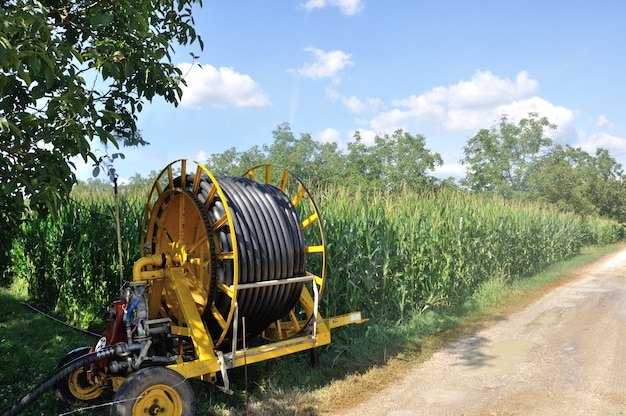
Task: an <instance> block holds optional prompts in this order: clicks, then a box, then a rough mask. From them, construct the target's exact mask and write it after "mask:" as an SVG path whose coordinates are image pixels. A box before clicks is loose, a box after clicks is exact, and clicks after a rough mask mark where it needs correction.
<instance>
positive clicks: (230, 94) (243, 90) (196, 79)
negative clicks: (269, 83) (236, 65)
mask: <svg viewBox="0 0 626 416" xmlns="http://www.w3.org/2000/svg"><path fill="white" fill-rule="evenodd" d="M178 68H179V69H180V70H181V71H182V72H183V74H184V77H185V81H187V86H184V85H183V86H182V90H183V97H182V99H181V105H182V106H183V107H190V108H203V107H225V106H227V105H231V106H234V107H267V106H270V105H272V102H271V100H270V98H269V97H268V96H267V95H266V94H265V93H264V92H263V90H262V89H261V87H260V86H259V84H258V83H257V82H255V81H254V80H253V79H252V78H250V76H249V75H246V74H241V73H238V72H236V71H235V70H233V69H232V68H225V67H221V68H219V69H218V68H215V67H214V66H212V65H202V66H200V65H199V64H188V63H181V64H178Z"/></svg>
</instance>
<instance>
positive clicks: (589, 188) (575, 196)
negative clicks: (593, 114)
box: [526, 145, 626, 223]
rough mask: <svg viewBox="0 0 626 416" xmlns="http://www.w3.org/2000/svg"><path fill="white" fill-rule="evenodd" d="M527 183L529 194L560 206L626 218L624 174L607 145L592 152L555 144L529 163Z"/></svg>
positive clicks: (567, 209)
mask: <svg viewBox="0 0 626 416" xmlns="http://www.w3.org/2000/svg"><path fill="white" fill-rule="evenodd" d="M526 186H527V188H528V192H529V197H530V198H532V199H536V200H540V201H544V202H548V203H551V204H555V205H556V206H557V207H559V208H560V209H562V210H566V211H573V212H576V213H577V214H580V215H601V216H603V217H606V218H611V219H614V220H616V221H619V222H622V223H625V222H626V192H625V191H626V176H624V172H623V170H622V166H621V165H620V164H619V163H617V162H616V161H615V159H613V158H612V157H611V156H610V155H609V152H608V151H607V150H606V149H602V148H599V149H597V150H596V154H595V156H593V155H590V154H589V153H587V152H585V151H583V150H582V149H579V148H574V147H572V146H569V145H566V146H565V147H563V146H560V145H556V146H554V147H553V148H552V149H551V150H550V151H549V152H548V153H547V154H546V155H545V156H543V157H542V158H540V159H538V160H536V161H535V162H534V163H533V164H532V165H531V166H530V167H529V170H528V175H527V185H526Z"/></svg>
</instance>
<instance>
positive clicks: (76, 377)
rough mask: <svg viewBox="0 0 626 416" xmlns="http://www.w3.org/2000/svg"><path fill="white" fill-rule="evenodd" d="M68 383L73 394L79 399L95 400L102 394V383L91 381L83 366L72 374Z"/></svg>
mask: <svg viewBox="0 0 626 416" xmlns="http://www.w3.org/2000/svg"><path fill="white" fill-rule="evenodd" d="M67 385H68V387H69V390H70V392H71V393H72V395H73V396H74V397H76V398H77V399H79V400H83V401H88V400H93V399H96V398H98V397H100V395H101V394H102V385H100V384H97V383H94V382H92V381H90V380H89V379H88V378H87V373H85V370H84V369H82V368H79V369H78V370H76V371H74V372H73V373H72V374H70V376H69V377H68V379H67Z"/></svg>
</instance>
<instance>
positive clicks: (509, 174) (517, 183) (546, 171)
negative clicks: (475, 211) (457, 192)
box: [461, 113, 626, 223]
mask: <svg viewBox="0 0 626 416" xmlns="http://www.w3.org/2000/svg"><path fill="white" fill-rule="evenodd" d="M547 128H550V129H554V128H556V126H555V125H552V124H550V123H549V121H548V120H547V119H546V118H545V117H542V118H539V116H538V114H536V113H530V114H529V117H528V118H527V119H522V120H521V121H520V122H519V124H518V125H514V124H513V123H511V122H510V121H509V120H508V118H507V116H506V115H503V116H502V118H501V120H500V124H499V125H498V126H497V127H496V126H494V127H492V128H491V129H490V130H485V129H483V130H480V131H479V132H478V133H477V134H476V135H475V136H474V137H472V138H470V140H469V141H468V143H467V145H466V146H465V147H464V151H465V158H464V159H463V160H461V162H462V163H465V164H467V165H468V173H467V176H466V177H465V178H464V179H463V180H462V181H461V183H462V184H463V185H464V186H466V187H468V188H469V189H471V190H473V191H489V192H493V193H495V194H497V195H501V196H504V197H506V198H513V197H514V198H517V199H522V200H530V201H542V202H545V203H549V204H551V205H553V206H555V207H557V208H558V209H560V210H561V211H564V212H575V213H576V214H578V215H581V216H588V215H599V216H602V217H605V218H610V219H613V220H616V221H619V222H621V223H625V222H626V208H624V207H625V206H626V192H624V191H625V190H626V175H624V172H623V170H622V166H621V165H620V164H619V163H617V162H616V161H615V159H613V158H612V157H611V156H610V155H609V152H608V151H607V150H605V149H601V148H599V149H597V151H596V154H595V156H592V155H590V154H589V153H587V152H585V151H583V150H582V149H580V148H574V147H572V146H569V145H566V146H565V147H563V146H561V145H553V144H552V140H551V139H550V138H548V137H546V136H545V129H547Z"/></svg>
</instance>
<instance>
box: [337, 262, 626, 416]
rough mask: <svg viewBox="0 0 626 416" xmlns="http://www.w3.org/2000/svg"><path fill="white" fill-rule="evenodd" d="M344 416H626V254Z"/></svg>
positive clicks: (453, 347)
mask: <svg viewBox="0 0 626 416" xmlns="http://www.w3.org/2000/svg"><path fill="white" fill-rule="evenodd" d="M341 415H345V416H351V415H354V416H365V415H375V416H383V415H384V416H415V415H437V416H439V415H499V416H505V415H507V416H508V415H516V416H517V415H519V416H526V415H542V416H543V415H611V416H612V415H626V251H622V252H619V253H617V254H616V255H614V256H612V257H610V258H609V259H608V260H606V261H604V262H602V263H599V264H597V265H596V266H594V267H593V268H590V269H587V271H586V272H585V273H583V274H582V275H581V276H580V277H579V278H577V279H576V280H575V281H572V282H570V283H568V284H566V285H565V286H561V287H559V288H557V289H556V290H554V291H553V292H551V293H550V294H548V295H546V296H545V297H543V298H542V299H540V300H539V301H538V302H536V303H534V304H533V305H532V306H530V307H528V308H526V309H525V310H523V311H521V312H519V313H516V314H514V315H511V316H507V317H504V318H502V319H501V320H499V321H498V322H497V323H495V324H493V325H489V326H488V327H486V328H484V329H481V330H478V331H477V332H475V333H474V334H472V335H471V336H468V337H466V338H464V339H460V340H458V341H456V342H454V343H452V344H450V345H448V346H447V347H446V348H444V349H442V350H440V351H438V352H437V353H435V354H434V355H433V356H432V357H431V359H430V360H428V361H426V362H425V363H423V364H421V365H420V366H419V367H417V368H415V369H414V370H412V371H411V372H410V373H409V374H408V375H407V376H406V377H403V378H402V379H399V380H397V382H396V383H395V384H393V385H391V386H389V387H387V388H386V389H384V390H383V391H381V392H379V393H377V394H376V395H375V396H374V397H372V398H371V399H370V400H368V401H366V402H364V403H362V404H361V405H359V406H357V407H355V408H353V409H350V410H349V411H346V412H342V413H341Z"/></svg>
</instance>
